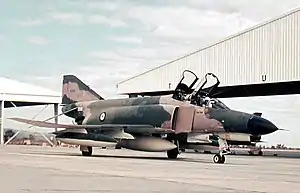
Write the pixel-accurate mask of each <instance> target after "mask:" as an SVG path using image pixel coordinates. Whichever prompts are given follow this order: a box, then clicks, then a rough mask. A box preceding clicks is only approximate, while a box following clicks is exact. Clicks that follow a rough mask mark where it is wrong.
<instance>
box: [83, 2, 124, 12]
mask: <svg viewBox="0 0 300 193" xmlns="http://www.w3.org/2000/svg"><path fill="white" fill-rule="evenodd" d="M86 7H87V8H88V9H97V10H99V9H100V10H105V11H115V10H117V9H119V8H120V1H119V2H111V1H104V0H103V1H88V2H87V3H86Z"/></svg>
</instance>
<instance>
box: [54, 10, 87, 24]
mask: <svg viewBox="0 0 300 193" xmlns="http://www.w3.org/2000/svg"><path fill="white" fill-rule="evenodd" d="M49 16H50V18H51V19H52V20H54V21H57V22H60V23H62V24H67V25H80V24H82V23H83V21H84V16H83V15H82V14H80V13H71V12H70V13H68V12H53V13H51V14H49Z"/></svg>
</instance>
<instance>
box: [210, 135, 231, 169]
mask: <svg viewBox="0 0 300 193" xmlns="http://www.w3.org/2000/svg"><path fill="white" fill-rule="evenodd" d="M218 143H219V153H217V154H216V155H214V157H213V161H214V163H218V164H224V163H225V160H226V158H225V155H226V154H229V153H230V149H229V147H228V144H227V142H226V140H225V139H221V138H219V140H218Z"/></svg>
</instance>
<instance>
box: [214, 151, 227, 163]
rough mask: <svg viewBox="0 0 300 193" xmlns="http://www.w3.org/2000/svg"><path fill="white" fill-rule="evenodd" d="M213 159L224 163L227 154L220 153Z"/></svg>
mask: <svg viewBox="0 0 300 193" xmlns="http://www.w3.org/2000/svg"><path fill="white" fill-rule="evenodd" d="M213 161H214V162H215V163H218V164H223V163H225V156H224V155H222V156H221V155H220V154H219V153H218V154H216V155H214V157H213Z"/></svg>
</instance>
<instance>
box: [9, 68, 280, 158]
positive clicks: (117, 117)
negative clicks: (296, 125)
mask: <svg viewBox="0 0 300 193" xmlns="http://www.w3.org/2000/svg"><path fill="white" fill-rule="evenodd" d="M185 72H190V71H185ZM190 73H192V72H190ZM192 74H193V73H192ZM183 79H184V76H183ZM183 79H182V80H183ZM182 80H181V81H180V82H179V84H178V86H177V89H176V92H175V93H174V94H173V95H172V96H153V97H136V98H124V99H107V100H105V99H104V98H102V97H101V96H100V95H98V94H97V93H96V92H94V91H93V90H92V89H90V88H89V87H88V86H87V85H86V84H84V83H83V82H82V81H81V80H79V79H78V78H77V77H76V76H74V75H65V76H64V77H63V91H62V92H63V98H62V104H65V106H64V107H63V108H62V112H63V114H64V115H66V116H69V117H72V118H74V119H75V122H76V123H77V124H55V123H49V122H44V121H33V120H28V119H23V118H10V119H12V120H15V121H19V122H23V123H27V124H31V125H35V126H40V127H47V128H64V130H62V131H58V132H55V133H54V134H56V139H57V140H59V141H61V142H64V143H68V144H76V145H80V150H81V152H82V155H83V156H91V155H92V147H100V146H103V145H108V144H117V145H118V146H120V147H123V148H127V149H131V150H139V151H153V152H155V151H156V152H159V151H163V152H165V151H166V152H167V156H168V158H170V159H175V158H177V156H178V155H179V154H180V152H181V149H197V148H198V147H200V146H201V145H203V144H206V145H207V144H211V145H217V146H219V149H220V151H219V153H218V154H216V155H214V157H213V161H214V162H215V163H225V155H226V154H228V153H229V152H230V149H229V148H228V143H227V141H228V140H230V141H247V142H248V141H251V140H253V138H255V137H253V136H260V135H264V134H268V133H272V132H274V131H276V130H277V127H276V126H275V125H274V124H273V123H271V122H270V121H268V120H266V119H264V118H262V117H260V116H257V115H253V114H247V113H244V112H238V111H234V110H231V109H227V108H214V107H209V106H207V105H203V104H202V103H201V102H199V101H203V96H200V95H199V93H201V92H200V91H201V89H202V88H201V87H200V89H199V90H195V89H194V92H192V93H190V92H189V89H190V88H191V87H193V85H194V84H195V83H196V82H197V80H198V78H196V79H195V80H194V81H193V83H192V84H191V85H190V86H189V87H188V86H187V85H186V84H185V83H183V82H182ZM199 97H200V98H199Z"/></svg>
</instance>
